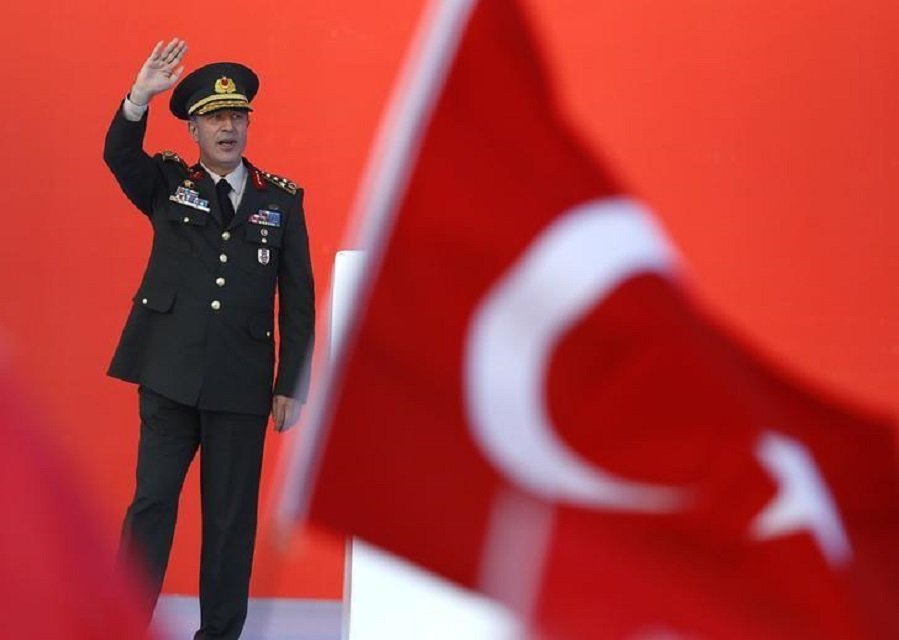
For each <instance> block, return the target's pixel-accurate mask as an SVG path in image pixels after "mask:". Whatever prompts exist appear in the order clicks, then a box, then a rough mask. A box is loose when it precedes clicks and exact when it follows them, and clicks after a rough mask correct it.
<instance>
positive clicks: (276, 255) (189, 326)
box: [104, 38, 314, 640]
mask: <svg viewBox="0 0 899 640" xmlns="http://www.w3.org/2000/svg"><path fill="white" fill-rule="evenodd" d="M186 52H187V44H186V43H185V42H184V41H182V40H179V39H177V38H176V39H173V40H172V41H171V42H169V43H168V44H167V45H163V43H162V42H160V43H158V44H157V45H156V47H155V48H154V49H153V52H152V53H151V54H150V56H149V58H148V59H147V60H146V62H145V63H144V64H143V66H142V67H141V69H140V71H139V73H138V75H137V78H136V80H135V82H134V85H133V86H132V88H131V91H130V93H129V94H128V96H127V97H126V98H125V100H124V101H123V103H122V105H121V106H120V107H119V108H118V110H117V111H116V114H115V117H114V118H113V121H112V124H111V126H110V128H109V132H108V133H107V136H106V144H105V149H104V159H105V161H106V164H107V165H108V166H109V168H110V169H111V170H112V173H113V174H114V175H115V178H116V180H117V181H118V183H119V185H120V186H121V188H122V190H123V191H124V192H125V195H126V196H127V197H128V199H129V200H131V202H132V203H133V204H134V206H136V207H137V208H138V209H139V210H140V211H141V212H142V213H143V214H144V215H146V216H147V218H148V219H149V222H150V224H151V225H152V228H153V246H152V250H151V253H150V257H149V261H148V263H147V267H146V271H145V273H144V276H143V279H142V281H141V283H140V286H139V288H138V290H137V293H136V294H135V295H134V299H133V307H132V309H131V312H130V315H129V316H128V321H127V323H126V325H125V328H124V331H123V332H122V336H121V340H120V342H119V344H118V348H117V349H116V352H115V355H114V357H113V360H112V364H111V366H110V369H109V375H111V376H114V377H116V378H121V379H122V380H126V381H128V382H133V383H136V384H138V385H140V386H139V406H140V444H139V447H138V462H137V487H136V491H135V495H134V500H133V502H132V503H131V505H130V507H129V508H128V511H127V514H126V516H125V522H124V526H123V533H122V552H123V554H124V555H127V556H130V557H133V558H136V559H138V561H140V562H142V563H143V564H144V566H145V568H146V570H147V574H148V576H149V579H150V590H149V591H150V595H151V604H150V606H149V607H148V611H149V610H152V607H153V606H155V602H156V599H157V597H158V595H159V591H160V588H161V585H162V579H163V576H164V573H165V568H166V565H167V563H168V558H169V551H170V548H171V543H172V536H173V533H174V528H175V519H176V514H177V508H178V497H179V494H180V491H181V486H182V483H183V480H184V476H185V473H186V472H187V468H188V466H189V465H190V463H191V460H192V459H193V457H194V455H195V453H196V451H197V450H198V449H199V450H200V451H201V461H200V474H201V494H202V497H201V501H202V511H203V536H202V537H203V539H202V551H201V568H200V610H201V626H200V629H199V631H197V633H196V635H195V639H204V640H211V639H213V638H215V639H220V638H221V639H224V638H229V639H235V638H238V637H239V635H240V632H241V629H242V628H243V624H244V620H245V618H246V612H247V598H248V588H249V579H250V568H251V564H252V554H253V544H254V539H255V533H256V511H257V498H258V492H259V477H260V470H261V465H262V450H263V440H264V434H265V430H266V424H267V421H268V414H269V413H271V415H272V419H273V423H274V427H275V429H276V430H279V431H280V430H282V429H284V428H286V427H288V426H289V425H290V424H292V423H293V422H294V421H295V420H296V418H297V415H298V413H299V407H300V403H301V402H302V401H303V400H304V397H305V393H306V386H307V377H308V376H307V373H308V362H309V358H308V356H309V353H310V351H311V347H312V337H313V336H312V334H313V322H314V293H313V281H312V270H311V266H310V260H309V249H308V239H307V233H306V225H305V221H304V213H303V190H302V189H300V188H299V187H297V186H296V185H295V184H294V183H293V182H291V181H290V180H287V179H285V178H281V177H278V176H276V175H273V174H271V173H268V172H265V171H262V170H261V169H259V168H257V167H256V166H254V165H253V164H251V163H250V162H249V161H248V160H246V158H244V157H243V151H244V148H245V146H246V143H247V131H248V128H249V124H250V112H251V111H252V108H251V106H250V103H251V101H252V100H253V97H254V96H255V94H256V91H257V89H258V87H259V80H258V78H257V76H256V74H254V73H253V72H252V71H251V70H250V69H249V68H247V67H245V66H243V65H240V64H236V63H230V62H223V63H215V64H209V65H206V66H204V67H201V68H199V69H197V70H195V71H193V72H192V73H190V74H189V75H187V76H185V77H184V79H183V80H182V81H181V82H180V84H178V86H177V87H176V88H175V89H174V91H173V93H172V96H171V100H170V102H169V107H170V109H171V111H172V113H173V114H174V115H175V117H177V118H180V119H182V120H186V121H187V130H188V133H189V135H190V136H191V138H192V139H193V141H194V142H195V143H196V144H197V148H198V151H199V162H197V163H196V164H193V165H188V164H187V163H185V162H184V161H183V160H182V159H181V158H180V157H179V156H178V155H177V154H175V153H173V152H170V151H163V152H162V153H160V154H157V155H155V156H150V155H148V154H147V153H146V152H145V151H144V150H143V139H144V133H145V131H146V127H147V112H148V108H149V105H150V103H151V102H152V101H153V99H154V97H155V96H157V95H158V94H160V93H162V92H164V91H167V90H168V89H170V88H171V87H173V86H174V85H175V84H176V83H177V82H178V80H179V78H180V76H181V74H182V72H183V69H184V67H183V66H182V60H183V58H184V55H185V53H186ZM276 290H277V293H278V333H279V338H280V339H279V344H278V366H277V377H276V378H275V377H274V368H275V346H276V345H275V328H274V308H275V292H276Z"/></svg>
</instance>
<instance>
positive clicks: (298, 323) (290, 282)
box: [274, 189, 315, 401]
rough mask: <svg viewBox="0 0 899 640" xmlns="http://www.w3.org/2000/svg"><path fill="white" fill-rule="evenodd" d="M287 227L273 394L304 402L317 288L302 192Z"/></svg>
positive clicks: (283, 247) (282, 262)
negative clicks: (313, 275)
mask: <svg viewBox="0 0 899 640" xmlns="http://www.w3.org/2000/svg"><path fill="white" fill-rule="evenodd" d="M285 225H286V226H285V229H284V239H283V246H282V251H281V262H280V268H279V272H278V333H279V334H280V338H281V344H280V347H279V350H278V377H277V380H276V381H275V390H274V392H275V394H276V395H283V396H288V397H291V398H295V399H297V400H300V401H305V400H306V395H307V393H308V390H309V370H310V366H311V359H312V358H311V356H312V345H313V336H314V331H315V285H314V283H313V279H312V263H311V260H310V258H309V237H308V234H307V231H306V220H305V216H304V212H303V190H302V189H300V190H299V192H298V194H297V208H296V210H295V211H291V214H290V215H289V216H287V219H286V221H285Z"/></svg>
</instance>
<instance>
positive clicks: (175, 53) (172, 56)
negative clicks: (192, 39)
mask: <svg viewBox="0 0 899 640" xmlns="http://www.w3.org/2000/svg"><path fill="white" fill-rule="evenodd" d="M184 44H185V43H184V40H178V41H177V44H176V45H175V48H174V49H172V51H171V52H170V53H169V56H168V59H167V60H166V62H168V63H169V64H171V63H173V62H177V61H178V60H179V59H180V58H181V56H182V55H184Z"/></svg>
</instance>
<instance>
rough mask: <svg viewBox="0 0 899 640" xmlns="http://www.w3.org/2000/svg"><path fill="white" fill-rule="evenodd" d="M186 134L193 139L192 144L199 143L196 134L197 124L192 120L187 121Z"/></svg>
mask: <svg viewBox="0 0 899 640" xmlns="http://www.w3.org/2000/svg"><path fill="white" fill-rule="evenodd" d="M187 132H188V133H189V134H190V137H191V138H193V140H194V142H199V141H200V135H199V133H198V132H197V122H196V120H194V119H193V118H191V119H190V120H188V121H187Z"/></svg>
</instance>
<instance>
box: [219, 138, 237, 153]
mask: <svg viewBox="0 0 899 640" xmlns="http://www.w3.org/2000/svg"><path fill="white" fill-rule="evenodd" d="M216 144H217V145H218V146H219V148H220V149H224V150H225V151H231V149H233V148H234V145H236V144H237V141H236V140H230V139H226V140H219V141H218V142H217V143H216Z"/></svg>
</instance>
